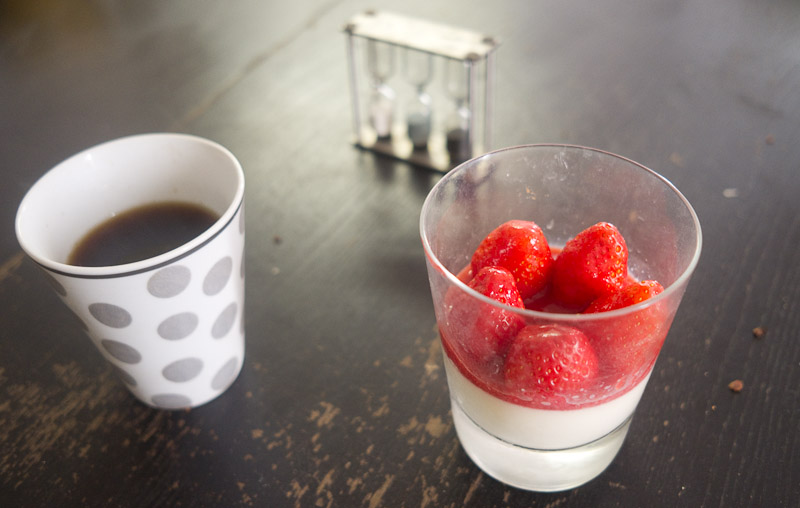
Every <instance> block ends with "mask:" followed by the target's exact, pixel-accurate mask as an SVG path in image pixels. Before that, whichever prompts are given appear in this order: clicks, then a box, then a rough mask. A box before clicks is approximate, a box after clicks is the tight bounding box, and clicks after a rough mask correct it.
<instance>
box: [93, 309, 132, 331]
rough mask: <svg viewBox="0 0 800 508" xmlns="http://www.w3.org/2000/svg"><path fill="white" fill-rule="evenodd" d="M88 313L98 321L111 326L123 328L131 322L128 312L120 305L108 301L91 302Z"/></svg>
mask: <svg viewBox="0 0 800 508" xmlns="http://www.w3.org/2000/svg"><path fill="white" fill-rule="evenodd" d="M89 313H90V314H91V315H92V316H93V317H94V318H95V319H96V320H98V321H100V322H101V323H103V324H104V325H106V326H110V327H111V328H125V327H126V326H128V325H130V324H131V320H132V318H131V315H130V313H129V312H128V311H127V310H125V309H123V308H122V307H117V306H116V305H112V304H110V303H93V304H91V305H89Z"/></svg>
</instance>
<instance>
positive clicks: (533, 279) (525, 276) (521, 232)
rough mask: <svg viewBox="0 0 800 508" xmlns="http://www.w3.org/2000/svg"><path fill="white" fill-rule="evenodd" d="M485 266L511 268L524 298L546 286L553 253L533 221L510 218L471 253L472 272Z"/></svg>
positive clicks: (509, 269)
mask: <svg viewBox="0 0 800 508" xmlns="http://www.w3.org/2000/svg"><path fill="white" fill-rule="evenodd" d="M486 266H502V267H503V268H505V269H507V270H508V271H509V272H511V273H512V274H513V275H514V279H515V280H516V282H517V288H518V289H519V293H520V295H521V296H522V299H523V300H525V299H527V298H529V297H531V296H533V295H535V294H536V293H538V292H539V291H541V290H542V289H544V288H545V287H546V286H547V283H548V281H549V280H550V271H551V269H552V266H553V255H552V254H551V252H550V246H549V245H548V244H547V239H546V238H545V236H544V233H543V232H542V229H541V228H540V227H539V226H537V225H536V223H534V222H531V221H523V220H511V221H508V222H506V223H504V224H501V225H500V226H498V227H497V228H495V229H494V230H493V231H492V232H491V233H489V234H488V235H487V236H486V238H484V239H483V241H481V243H480V245H479V246H478V248H477V249H476V250H475V253H474V254H473V255H472V271H473V273H476V272H478V271H479V270H480V269H481V268H483V267H486Z"/></svg>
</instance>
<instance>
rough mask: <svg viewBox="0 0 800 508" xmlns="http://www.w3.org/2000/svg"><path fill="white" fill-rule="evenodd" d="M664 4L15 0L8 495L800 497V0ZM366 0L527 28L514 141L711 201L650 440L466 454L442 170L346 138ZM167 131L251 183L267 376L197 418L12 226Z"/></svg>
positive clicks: (573, 501) (684, 501) (0, 424)
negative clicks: (436, 216)
mask: <svg viewBox="0 0 800 508" xmlns="http://www.w3.org/2000/svg"><path fill="white" fill-rule="evenodd" d="M596 4H602V6H601V5H596ZM639 4H641V5H639ZM639 4H637V5H631V4H630V2H619V1H612V2H551V1H542V0H538V1H533V2H530V1H523V0H517V1H512V0H503V1H498V2H481V1H472V0H468V1H462V2H445V1H436V0H434V1H422V0H408V1H406V2H403V3H402V4H396V5H395V2H390V1H386V0H378V1H374V2H370V3H369V4H367V3H364V2H359V1H355V0H341V1H330V2H313V1H311V0H300V1H296V2H254V1H247V0H236V1H229V2H193V1H190V0H177V1H171V2H158V1H155V0H147V1H139V2H122V1H112V0H106V1H99V0H95V1H91V0H71V1H57V0H38V1H33V0H0V172H1V173H0V175H2V185H0V214H2V220H0V308H1V309H2V311H0V506H3V507H6V506H9V507H10V506H14V507H16V506H21V507H26V506H121V507H128V506H185V507H194V506H288V507H292V506H321V507H329V506H347V507H351V506H352V507H358V506H365V507H370V508H377V507H402V506H407V507H412V506H413V507H416V506H420V507H460V506H475V507H500V506H540V507H556V506H560V507H561V506H624V507H627V506H692V507H697V506H707V507H731V506H776V507H783V506H786V507H788V506H796V502H797V499H800V342H798V340H800V333H798V330H800V303H799V302H800V204H798V203H799V202H800V200H798V199H797V197H796V196H797V195H800V143H798V140H800V31H799V30H797V27H798V26H800V4H798V3H797V2H794V1H791V0H771V1H767V2H748V1H745V0H733V1H731V0H711V1H700V0H689V1H685V2H672V1H669V0H658V1H653V2H643V3H639ZM367 7H372V8H377V9H386V10H394V11H399V12H402V13H405V14H409V15H417V16H420V17H423V18H426V19H432V20H436V21H440V22H444V23H448V24H452V25H457V26H462V27H465V28H471V29H475V30H479V31H482V32H485V33H488V34H492V35H495V36H497V37H499V38H500V39H501V40H502V46H501V48H500V50H499V52H498V62H497V76H498V79H497V95H496V98H495V135H494V146H495V147H501V146H508V145H515V144H521V143H529V142H548V141H554V142H566V143H576V144H582V145H589V146H595V147H598V148H602V149H607V150H610V151H614V152H617V153H620V154H622V155H625V156H627V157H630V158H632V159H634V160H637V161H639V162H642V163H644V164H646V165H648V166H650V167H651V168H653V169H655V170H656V171H658V172H660V173H662V174H664V175H665V176H666V177H667V178H669V179H671V180H672V181H673V183H675V184H676V185H677V186H678V187H679V188H680V189H681V190H682V191H683V192H684V194H685V195H686V196H687V197H688V199H689V200H690V201H691V202H692V203H693V204H694V206H695V209H696V210H697V212H698V215H699V216H700V220H701V223H702V225H703V229H704V250H703V255H702V259H701V262H700V265H699V267H698V269H697V272H696V274H695V276H694V279H693V280H692V283H691V284H690V287H689V290H688V292H687V294H686V297H685V299H684V302H683V305H682V307H681V309H680V311H679V313H678V316H677V319H676V322H675V325H674V326H673V329H672V331H671V332H670V336H669V338H668V340H667V343H666V345H665V347H664V349H663V351H662V355H661V357H660V359H659V361H658V363H657V365H656V368H655V372H654V374H653V376H652V379H651V380H650V383H649V385H648V387H647V390H646V392H645V395H644V398H643V400H642V403H641V404H640V406H639V409H638V411H637V416H636V418H635V420H634V423H633V426H632V429H631V431H630V434H629V436H628V440H627V442H626V444H625V446H624V447H623V449H622V450H621V452H620V454H619V455H618V457H617V458H616V460H615V461H614V463H613V464H612V465H611V466H610V468H609V469H608V470H607V471H606V472H604V473H603V474H602V475H601V476H600V477H599V478H597V479H596V480H595V481H593V482H591V483H589V484H587V485H585V486H583V487H580V488H578V489H574V490H571V491H568V492H562V493H556V494H535V493H529V492H524V491H520V490H516V489H513V488H510V487H506V486H504V485H502V484H500V483H498V482H496V481H495V480H493V479H491V478H489V477H487V476H486V475H485V474H483V473H482V472H481V471H480V470H479V469H478V468H477V467H475V466H474V465H473V464H472V462H471V461H470V460H469V458H468V457H467V456H466V455H465V453H464V452H463V450H462V449H461V448H460V445H459V443H458V440H457V438H456V435H455V431H454V429H453V425H452V422H451V419H450V413H449V397H448V393H447V386H446V382H445V378H444V373H443V370H442V364H441V351H440V348H439V345H438V337H437V334H436V330H435V321H434V316H433V310H432V308H431V302H430V295H429V292H428V285H427V276H426V273H425V264H424V258H423V253H422V249H421V246H420V243H419V234H418V217H419V210H420V207H421V205H422V202H423V200H424V197H425V195H426V194H427V192H428V191H429V189H430V188H431V186H432V185H433V184H434V183H435V182H436V181H437V179H438V176H437V175H436V174H433V173H430V172H427V171H423V170H419V169H417V168H413V167H410V166H408V165H406V164H403V163H399V162H393V161H388V160H385V159H381V158H376V157H374V156H373V155H372V154H369V153H364V152H360V151H358V150H356V149H354V148H353V147H352V146H351V145H350V144H349V137H350V129H351V122H350V109H349V107H350V105H349V96H348V91H347V86H348V85H347V74H346V57H345V45H344V38H343V36H342V34H341V28H342V26H343V24H344V22H345V21H346V20H347V19H349V18H350V17H351V16H352V15H354V14H355V13H357V12H360V11H362V10H364V9H365V8H367ZM166 130H169V131H182V132H190V133H193V134H198V135H201V136H206V137H209V138H212V139H215V140H217V141H219V142H220V143H222V144H224V145H226V146H227V147H229V148H230V149H231V150H232V151H233V152H234V153H235V154H236V155H237V156H238V157H239V159H240V160H241V162H242V164H243V166H244V168H245V173H246V178H247V190H246V200H247V206H248V214H247V250H246V263H247V301H246V330H247V334H246V335H247V356H246V360H245V366H244V369H243V371H242V373H241V375H240V377H239V378H238V380H237V381H236V383H235V384H234V385H233V386H232V387H231V388H230V390H229V391H228V392H226V394H225V395H224V396H222V397H221V398H219V399H218V400H216V401H214V402H212V403H210V404H208V405H206V406H203V407H200V408H197V409H194V410H192V411H177V412H163V411H156V410H153V409H149V408H146V407H144V406H143V405H141V404H139V403H138V402H136V401H135V400H134V399H133V398H132V397H131V396H130V395H129V394H128V393H127V392H126V390H125V388H124V387H123V386H122V385H121V384H120V383H119V382H118V381H117V380H116V378H115V377H114V375H113V373H112V371H111V370H110V368H109V367H108V366H106V365H105V364H104V363H102V361H101V359H100V356H99V354H98V353H96V351H94V350H93V349H92V346H91V344H90V343H89V341H88V340H86V338H85V336H84V335H83V331H82V330H81V328H80V326H79V324H78V323H77V322H76V321H75V320H74V318H72V317H71V314H70V313H69V311H67V310H66V309H65V308H64V307H63V306H62V305H61V303H60V301H59V300H58V298H57V297H56V296H55V295H53V294H51V290H50V288H49V286H48V285H47V283H46V282H45V281H44V280H43V279H42V278H41V277H40V275H39V274H38V272H37V270H36V268H35V267H34V266H33V265H32V264H31V263H30V262H29V261H27V260H26V259H25V258H24V257H23V255H22V253H21V251H20V248H19V246H18V244H17V243H16V240H15V238H14V232H13V219H14V215H15V212H16V207H17V204H18V203H19V201H20V200H21V198H22V196H23V195H24V193H25V191H26V190H27V189H28V188H29V187H30V185H31V184H33V182H34V181H35V180H36V179H37V178H38V177H39V176H40V175H41V174H42V173H43V172H44V171H46V170H47V169H48V168H49V167H51V166H52V165H54V164H55V163H57V162H58V161H60V160H62V159H64V158H66V157H67V156H69V155H71V154H73V153H75V152H77V151H79V150H81V149H83V148H86V147H88V146H91V145H93V144H95V143H98V142H101V141H105V140H108V139H112V138H115V137H119V136H123V135H127V134H132V133H138V132H148V131H166ZM756 327H762V328H763V329H764V330H766V333H765V334H764V335H763V336H762V337H761V338H756V337H754V335H753V333H752V330H753V329H754V328H756ZM737 379H738V380H741V381H742V383H743V388H742V390H741V391H740V392H738V393H735V392H733V391H732V390H730V389H729V388H728V384H729V383H730V382H731V381H734V380H737Z"/></svg>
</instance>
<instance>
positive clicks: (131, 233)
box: [67, 201, 219, 266]
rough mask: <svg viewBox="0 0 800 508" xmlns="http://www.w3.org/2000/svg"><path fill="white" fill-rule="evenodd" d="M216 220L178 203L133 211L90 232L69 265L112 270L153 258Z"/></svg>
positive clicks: (201, 210) (201, 209)
mask: <svg viewBox="0 0 800 508" xmlns="http://www.w3.org/2000/svg"><path fill="white" fill-rule="evenodd" d="M217 219H219V215H217V214H215V213H214V212H212V211H211V210H209V209H208V208H205V207H203V206H200V205H196V204H193V203H185V202H178V201H170V202H163V203H153V204H149V205H144V206H139V207H136V208H132V209H130V210H127V211H125V212H122V213H120V214H118V215H116V216H115V217H112V218H110V219H108V220H107V221H105V222H102V223H101V224H99V225H97V226H95V227H94V228H93V229H92V230H91V231H89V232H88V233H87V234H86V235H85V236H84V237H83V238H82V239H81V240H80V241H79V242H78V243H77V244H76V245H75V248H74V249H73V250H72V252H71V253H70V255H69V258H68V259H67V263H68V264H70V265H75V266H113V265H123V264H126V263H133V262H135V261H141V260H143V259H148V258H152V257H154V256H158V255H159V254H163V253H165V252H168V251H171V250H172V249H175V248H177V247H180V246H181V245H183V244H184V243H186V242H188V241H190V240H192V239H194V238H196V237H197V236H199V235H200V234H202V233H203V232H204V231H205V230H207V229H208V228H209V227H211V225H212V224H214V222H216V221H217Z"/></svg>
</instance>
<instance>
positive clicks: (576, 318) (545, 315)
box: [419, 143, 703, 323]
mask: <svg viewBox="0 0 800 508" xmlns="http://www.w3.org/2000/svg"><path fill="white" fill-rule="evenodd" d="M537 148H561V149H567V150H575V151H588V152H594V153H598V154H600V155H602V156H606V157H611V158H614V159H618V160H621V161H623V162H625V163H627V164H631V165H633V166H636V167H638V168H640V169H641V170H643V171H645V172H647V173H649V174H650V175H651V176H653V177H655V178H656V179H657V180H660V181H661V183H662V184H664V185H665V186H666V188H667V189H669V190H670V191H672V192H673V193H674V194H675V195H676V196H677V197H678V198H679V200H680V201H681V202H682V203H683V205H684V206H685V207H686V209H687V210H688V211H689V215H690V216H691V218H692V223H693V224H694V229H695V249H694V253H693V254H692V258H691V260H690V261H689V263H688V264H687V265H686V268H685V269H684V270H683V271H682V272H681V273H680V275H678V277H676V278H675V280H674V281H673V282H672V283H671V284H670V285H669V286H667V287H665V288H664V291H662V292H661V293H659V294H658V295H656V296H654V297H652V298H648V299H647V300H644V301H642V302H639V303H637V304H634V305H629V306H627V307H622V308H619V309H614V310H610V311H603V312H595V313H591V314H581V313H575V314H572V313H563V314H562V313H555V312H543V311H538V310H530V309H526V308H519V307H513V306H511V305H506V304H504V303H501V302H498V301H497V300H494V299H492V298H489V297H488V296H485V295H483V294H481V293H479V292H478V291H475V290H474V289H472V288H471V287H469V286H468V285H467V284H465V283H464V282H462V281H461V279H459V278H458V277H457V276H456V274H454V273H452V272H451V271H450V270H449V269H447V267H445V266H444V265H443V264H442V262H441V261H440V260H439V258H438V257H437V256H436V254H434V252H433V249H432V247H431V245H430V240H429V238H428V234H427V232H426V228H425V217H426V216H427V215H428V212H429V210H430V208H431V207H432V206H433V205H432V196H433V195H434V194H436V192H437V190H438V189H439V188H440V187H444V186H445V185H447V182H449V181H450V180H451V179H453V178H455V175H457V174H458V173H461V172H464V171H466V170H467V169H466V168H467V167H469V166H472V165H474V164H477V163H478V162H479V161H480V160H482V159H486V158H488V157H491V156H494V155H497V154H500V153H504V152H509V151H520V150H530V149H537ZM419 230H420V237H421V239H422V247H423V249H424V251H425V256H426V257H427V259H428V261H429V262H430V263H431V264H432V265H433V267H434V268H435V269H436V270H437V271H438V272H440V273H442V274H443V275H444V277H445V278H446V279H447V280H448V282H450V284H451V285H452V286H455V287H457V288H459V289H460V290H461V291H462V292H465V293H467V294H469V295H470V296H472V297H473V298H476V299H478V300H479V301H481V302H484V303H486V304H489V305H492V306H494V307H499V308H501V309H504V310H510V311H512V312H515V313H517V314H519V315H521V316H526V317H530V318H539V319H547V320H554V319H555V320H558V321H567V322H574V323H581V322H588V321H595V320H597V319H606V318H615V317H619V316H625V315H628V314H633V313H634V312H638V311H640V310H642V309H646V308H648V307H651V306H654V305H657V304H658V303H659V302H661V301H663V300H666V299H667V298H669V297H670V296H671V295H672V294H674V293H675V292H676V291H679V290H680V288H681V287H683V286H684V285H685V284H686V283H687V282H688V280H689V278H690V277H691V276H692V273H693V272H694V270H695V268H696V267H697V264H698V262H699V260H700V252H701V250H702V245H703V233H702V230H701V227H700V220H699V219H698V217H697V213H696V212H695V210H694V208H693V207H692V205H691V203H689V200H687V199H686V197H685V196H684V195H683V193H681V191H680V190H678V188H677V187H675V185H674V184H673V183H672V182H670V181H669V180H668V179H667V178H665V177H664V176H662V175H660V174H659V173H657V172H655V171H653V170H652V169H650V168H648V167H647V166H645V165H643V164H640V163H638V162H636V161H634V160H632V159H629V158H627V157H623V156H621V155H617V154H615V153H612V152H609V151H606V150H601V149H598V148H590V147H586V146H581V145H572V144H560V143H537V144H523V145H514V146H509V147H506V148H500V149H497V150H492V151H490V152H486V153H484V154H482V155H479V156H477V157H474V158H472V159H470V160H468V161H465V162H463V163H461V164H459V165H458V166H456V167H455V168H453V169H452V170H450V171H449V172H448V173H446V174H445V175H444V176H443V177H442V178H441V179H439V181H438V182H436V184H435V185H434V186H433V187H432V188H431V190H430V192H429V193H428V195H427V196H426V197H425V201H424V202H423V204H422V209H421V212H420V219H419Z"/></svg>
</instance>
